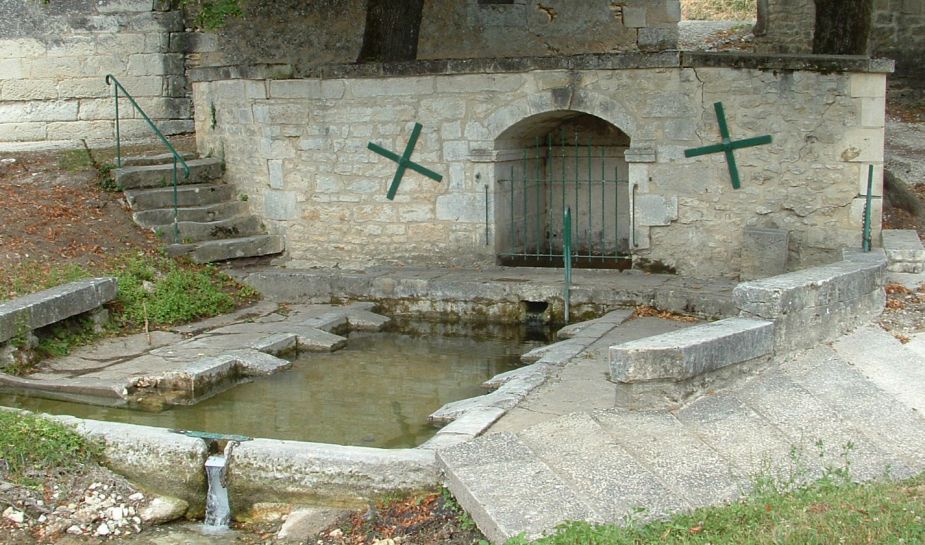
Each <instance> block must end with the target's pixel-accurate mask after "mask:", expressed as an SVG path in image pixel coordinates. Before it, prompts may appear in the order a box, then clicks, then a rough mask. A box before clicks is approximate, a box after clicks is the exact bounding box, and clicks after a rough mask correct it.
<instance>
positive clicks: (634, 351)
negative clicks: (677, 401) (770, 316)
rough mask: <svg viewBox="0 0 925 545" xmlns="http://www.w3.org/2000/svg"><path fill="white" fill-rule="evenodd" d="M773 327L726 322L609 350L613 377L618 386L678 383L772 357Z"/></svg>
mask: <svg viewBox="0 0 925 545" xmlns="http://www.w3.org/2000/svg"><path fill="white" fill-rule="evenodd" d="M773 347H774V324H773V323H771V322H768V321H763V320H748V319H743V318H727V319H725V320H720V321H717V322H712V323H708V324H703V325H699V326H694V327H690V328H686V329H682V330H679V331H673V332H671V333H665V334H662V335H656V336H654V337H647V338H645V339H639V340H636V341H630V342H627V343H623V344H620V345H617V346H612V347H611V348H610V373H611V378H612V379H613V380H615V381H617V382H621V383H636V382H648V381H664V380H669V381H674V382H681V381H684V380H688V379H691V378H693V377H696V376H699V375H702V374H705V373H709V372H711V371H715V370H718V369H721V368H723V367H726V366H729V365H734V364H737V363H743V362H746V361H750V360H754V359H757V358H760V357H763V356H767V355H769V354H771V352H772V351H773Z"/></svg>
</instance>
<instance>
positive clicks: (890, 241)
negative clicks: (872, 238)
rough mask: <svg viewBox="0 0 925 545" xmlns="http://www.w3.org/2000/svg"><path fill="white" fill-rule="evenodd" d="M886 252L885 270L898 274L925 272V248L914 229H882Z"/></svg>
mask: <svg viewBox="0 0 925 545" xmlns="http://www.w3.org/2000/svg"><path fill="white" fill-rule="evenodd" d="M881 236H882V240H883V251H884V252H886V259H887V266H886V270H888V271H890V272H900V273H921V272H925V248H923V247H922V241H921V239H919V234H918V232H916V231H915V230H914V229H884V230H883V233H882V234H881Z"/></svg>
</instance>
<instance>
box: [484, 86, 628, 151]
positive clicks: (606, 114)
mask: <svg viewBox="0 0 925 545" xmlns="http://www.w3.org/2000/svg"><path fill="white" fill-rule="evenodd" d="M559 110H570V111H575V112H581V113H585V114H589V115H593V116H595V117H599V118H601V119H603V120H604V121H607V122H608V123H610V124H611V125H614V126H615V127H619V128H620V130H621V131H623V132H624V133H626V134H627V135H628V136H629V137H630V138H631V139H632V138H633V137H634V135H635V134H636V120H635V118H634V117H632V116H631V115H629V113H628V108H626V107H625V106H624V105H623V104H622V103H620V102H619V101H617V100H614V99H613V98H611V97H609V96H607V95H603V94H599V93H595V92H593V91H589V90H587V89H577V90H574V89H572V88H562V89H552V90H549V91H546V92H541V93H534V94H532V95H529V96H527V97H526V98H525V99H524V100H519V101H517V102H514V103H512V104H508V105H506V106H502V107H500V108H498V109H497V110H495V111H494V112H493V113H491V115H489V116H488V117H487V118H486V120H485V128H486V129H487V130H488V134H489V137H490V139H491V140H492V141H493V142H497V141H498V137H499V136H501V134H502V133H503V132H504V131H506V130H507V129H508V127H511V126H512V125H514V124H515V123H517V122H518V121H520V120H522V119H527V118H529V117H531V116H535V115H539V114H545V113H549V112H555V111H559Z"/></svg>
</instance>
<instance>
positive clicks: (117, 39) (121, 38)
mask: <svg viewBox="0 0 925 545" xmlns="http://www.w3.org/2000/svg"><path fill="white" fill-rule="evenodd" d="M146 40H147V37H146V35H145V34H143V33H139V32H127V31H122V32H118V33H112V34H105V33H104V34H97V35H96V54H97V55H98V56H102V57H105V56H112V55H115V56H119V57H122V58H125V59H126V60H127V59H128V56H129V54H131V53H141V52H143V51H145V44H146ZM120 80H121V78H120Z"/></svg>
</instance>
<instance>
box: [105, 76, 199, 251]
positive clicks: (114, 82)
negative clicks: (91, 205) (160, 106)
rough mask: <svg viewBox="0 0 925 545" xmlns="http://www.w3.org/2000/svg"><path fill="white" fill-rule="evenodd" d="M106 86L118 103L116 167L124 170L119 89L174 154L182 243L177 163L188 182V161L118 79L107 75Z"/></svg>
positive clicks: (175, 234) (175, 231)
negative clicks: (181, 167)
mask: <svg viewBox="0 0 925 545" xmlns="http://www.w3.org/2000/svg"><path fill="white" fill-rule="evenodd" d="M106 85H112V86H113V87H112V88H113V98H114V99H115V103H116V167H117V168H122V134H121V132H120V127H119V89H122V94H123V95H125V98H127V99H128V100H129V102H131V103H132V106H134V107H135V110H137V111H138V113H140V114H141V117H142V118H143V119H144V120H145V122H146V123H147V124H148V126H149V127H151V130H153V131H154V134H156V135H157V137H158V138H160V139H161V142H163V143H164V145H165V146H167V150H168V151H170V153H171V154H173V238H174V242H175V243H179V242H180V225H179V222H178V212H177V162H178V161H179V162H180V164H181V165H183V179H184V180H188V179H189V177H190V168H189V165H187V164H186V161H185V160H184V159H183V156H182V155H180V154H179V153H177V150H176V149H174V147H173V145H172V144H171V143H170V141H169V140H167V137H165V136H164V133H162V132H161V131H160V129H158V128H157V125H155V124H154V122H153V121H151V118H150V117H148V114H146V113H145V111H144V110H142V109H141V106H139V105H138V103H137V102H136V101H135V97H133V96H132V95H131V94H130V93H129V92H128V91H127V90H126V89H125V87H124V86H123V85H122V84H121V83H120V82H119V80H117V79H116V77H115V76H113V75H112V74H106Z"/></svg>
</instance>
